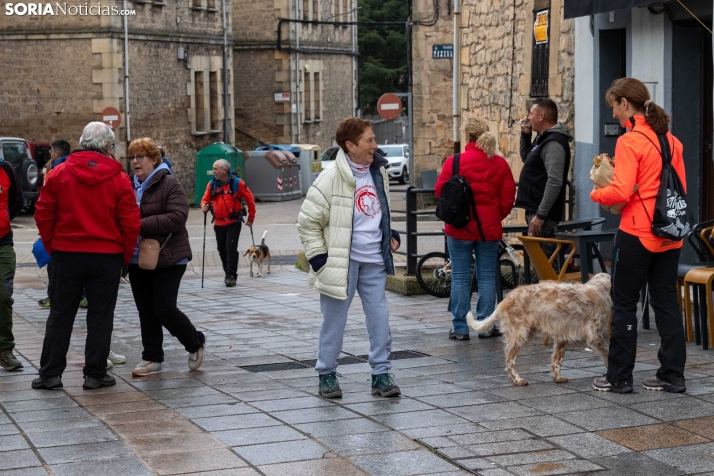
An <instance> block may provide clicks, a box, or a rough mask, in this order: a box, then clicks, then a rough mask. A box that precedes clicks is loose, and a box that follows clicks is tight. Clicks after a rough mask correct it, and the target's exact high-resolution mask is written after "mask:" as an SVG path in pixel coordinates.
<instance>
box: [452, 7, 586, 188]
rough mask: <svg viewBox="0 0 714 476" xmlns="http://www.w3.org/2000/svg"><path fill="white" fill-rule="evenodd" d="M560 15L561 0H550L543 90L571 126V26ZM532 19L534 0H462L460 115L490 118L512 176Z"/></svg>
mask: <svg viewBox="0 0 714 476" xmlns="http://www.w3.org/2000/svg"><path fill="white" fill-rule="evenodd" d="M514 7H515V11H516V18H515V21H516V24H515V38H514V37H513V35H512V31H513V20H514V15H513V12H514V10H513V9H514ZM562 17H563V13H562V7H561V2H560V0H552V2H551V20H550V21H551V24H550V67H549V81H548V90H549V91H548V92H549V96H550V98H551V99H553V100H554V101H555V102H556V103H557V104H558V109H559V121H561V122H565V123H566V124H567V125H568V126H569V127H570V128H571V130H572V128H573V111H574V109H573V84H574V83H573V80H574V61H573V53H574V26H573V21H572V20H563V19H562ZM533 21H534V17H533V0H494V1H492V2H489V3H485V2H479V1H476V0H465V2H464V12H463V18H462V22H461V27H462V50H461V51H462V57H461V65H462V66H461V71H462V75H461V77H462V83H461V87H462V94H461V112H462V121H463V122H465V121H467V120H468V119H469V118H470V117H476V116H481V117H483V118H485V119H486V120H488V121H489V123H490V124H491V130H492V131H493V132H495V133H496V136H497V137H498V143H499V148H500V153H501V155H503V157H504V158H505V159H506V161H508V163H509V164H510V166H511V169H512V170H513V174H514V177H515V178H516V180H517V179H518V176H519V174H520V170H521V166H522V162H521V160H520V158H519V151H518V148H519V140H520V126H519V124H518V120H520V119H521V118H523V117H525V116H526V115H527V114H528V108H529V107H530V103H529V101H528V100H529V93H530V80H531V56H532V53H531V50H532V44H533V43H532V41H533V40H532V39H533ZM514 39H515V41H514ZM514 46H515V49H514ZM511 71H512V72H511ZM462 142H463V138H462Z"/></svg>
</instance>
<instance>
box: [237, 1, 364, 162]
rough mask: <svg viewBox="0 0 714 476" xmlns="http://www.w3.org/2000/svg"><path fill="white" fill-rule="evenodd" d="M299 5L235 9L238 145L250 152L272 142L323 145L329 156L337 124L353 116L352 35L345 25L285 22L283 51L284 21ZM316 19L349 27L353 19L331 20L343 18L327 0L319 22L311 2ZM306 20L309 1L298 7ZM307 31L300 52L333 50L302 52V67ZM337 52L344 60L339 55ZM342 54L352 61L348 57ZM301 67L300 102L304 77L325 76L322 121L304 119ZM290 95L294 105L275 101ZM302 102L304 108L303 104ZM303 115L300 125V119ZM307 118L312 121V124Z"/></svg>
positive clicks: (302, 89) (273, 3) (322, 4)
mask: <svg viewBox="0 0 714 476" xmlns="http://www.w3.org/2000/svg"><path fill="white" fill-rule="evenodd" d="M294 2H295V0H273V1H263V0H247V1H243V2H238V3H234V10H233V14H234V28H233V37H234V39H235V46H234V71H235V97H236V100H235V116H236V127H237V129H238V130H237V131H236V141H237V142H236V145H237V147H239V148H243V149H246V150H250V149H254V148H255V147H256V146H258V145H260V143H261V142H265V143H293V142H297V141H298V129H299V131H300V141H301V142H303V143H312V144H317V145H319V146H320V147H321V148H323V149H325V148H327V147H329V146H330V145H332V140H333V138H334V133H335V130H336V129H337V124H339V121H341V120H342V119H343V118H344V117H347V116H349V115H351V114H352V106H351V104H352V81H351V78H350V71H351V69H352V60H351V57H350V56H349V55H348V54H349V53H350V51H351V49H352V29H351V27H345V26H332V25H312V24H300V26H299V27H296V24H295V23H283V26H282V30H281V31H282V47H283V48H285V49H286V51H278V50H277V34H278V30H277V27H278V17H282V18H295V3H294ZM307 4H308V7H309V15H308V19H314V20H320V21H335V22H342V21H349V19H350V15H342V16H339V17H334V18H330V17H331V16H332V15H335V14H339V13H341V12H342V7H340V9H339V10H338V11H337V12H336V11H335V8H334V7H335V2H334V1H328V0H319V1H318V8H319V14H318V15H317V16H313V15H312V11H311V9H312V8H313V2H312V1H310V2H307ZM298 5H299V9H300V19H303V15H302V8H303V5H304V2H303V0H299V2H298ZM297 30H299V31H300V45H299V46H300V49H301V50H305V49H309V50H330V53H329V54H328V53H327V52H326V53H311V54H309V53H306V52H303V53H300V55H299V56H300V62H299V64H298V63H297V61H296V59H297V58H296V57H297V54H296V53H295V52H294V51H293V49H294V48H296V47H297V46H298V45H297V42H296V31H297ZM335 52H337V54H334V53H335ZM342 52H344V53H345V54H344V55H343V54H342ZM296 68H298V69H299V71H300V75H301V79H300V97H305V86H306V85H305V84H303V81H304V80H303V75H304V74H305V73H306V72H310V73H311V74H312V73H314V72H319V73H320V84H319V88H320V96H321V98H322V107H321V111H320V112H321V114H320V118H319V120H314V121H311V120H310V118H306V117H305V116H304V115H303V108H302V106H301V104H298V102H297V100H298V94H297V88H296V78H295V76H296V74H295V70H296ZM277 93H290V102H285V103H282V102H278V103H276V102H275V94H277ZM301 103H302V101H301ZM298 110H299V111H300V123H299V124H298V123H297V112H296V111H298ZM306 119H307V120H306Z"/></svg>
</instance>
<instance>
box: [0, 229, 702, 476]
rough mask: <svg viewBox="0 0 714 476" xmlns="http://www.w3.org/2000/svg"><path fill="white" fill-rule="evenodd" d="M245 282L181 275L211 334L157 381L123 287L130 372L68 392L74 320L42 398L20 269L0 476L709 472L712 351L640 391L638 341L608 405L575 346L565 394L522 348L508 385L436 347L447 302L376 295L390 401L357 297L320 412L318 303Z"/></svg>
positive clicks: (498, 366)
mask: <svg viewBox="0 0 714 476" xmlns="http://www.w3.org/2000/svg"><path fill="white" fill-rule="evenodd" d="M242 238H243V237H241V241H242ZM283 251H284V250H283ZM20 255H21V256H20V257H19V261H20V260H26V259H27V257H26V256H23V255H22V253H20ZM28 261H29V260H28ZM195 263H196V258H194V265H195ZM246 274H247V273H246V268H245V266H243V265H241V268H240V270H239V279H238V286H237V287H236V288H226V287H224V285H223V282H222V279H223V275H222V272H220V270H219V269H218V268H216V267H209V268H207V274H206V282H205V288H204V289H201V286H200V267H199V268H193V269H189V272H187V274H186V276H185V277H184V281H183V282H182V287H181V293H180V298H179V306H180V307H181V309H182V310H183V311H184V312H185V313H186V314H187V315H188V316H189V317H190V318H191V319H192V320H193V322H194V324H195V325H196V326H197V327H198V328H199V329H200V330H202V331H204V332H206V334H207V336H208V347H207V356H206V362H205V363H204V365H203V367H202V368H201V369H200V370H199V371H195V372H189V371H188V368H187V364H186V359H187V354H186V352H185V351H184V350H183V348H182V347H181V346H180V345H179V344H178V342H177V341H176V340H175V339H174V338H173V337H171V336H170V335H168V334H166V336H165V351H166V362H165V364H164V372H162V373H160V374H156V375H152V376H149V377H146V378H141V379H137V378H132V377H131V370H132V369H133V367H134V366H135V365H136V364H138V363H139V362H140V360H141V338H140V331H139V322H138V314H137V312H136V308H135V306H134V303H133V298H132V295H131V290H130V288H129V285H128V284H122V285H121V286H120V291H119V300H118V304H117V310H116V318H115V329H114V334H113V340H112V350H114V351H115V352H117V353H120V354H124V355H126V356H127V363H126V364H123V365H117V366H115V367H114V369H113V370H112V371H111V374H112V375H114V376H115V377H116V378H117V385H116V386H115V387H110V388H103V389H100V390H94V391H85V390H83V389H82V388H81V385H82V373H81V372H82V371H81V367H82V364H83V348H84V340H85V338H86V324H85V320H84V314H85V311H83V310H80V312H79V314H78V317H77V321H76V323H75V329H74V334H73V337H72V343H71V346H70V351H69V356H68V362H69V365H68V368H67V370H66V372H65V374H64V378H63V381H64V385H65V387H64V389H63V390H56V391H40V390H31V389H30V380H32V378H34V377H36V375H37V368H38V365H39V358H40V352H41V348H42V338H43V334H44V322H45V320H46V318H47V314H48V311H47V310H46V309H42V308H40V307H39V306H37V303H36V301H37V299H39V298H42V297H44V296H45V293H46V291H45V288H44V286H45V285H46V278H44V274H43V272H38V271H37V270H36V269H32V268H30V267H20V268H18V273H17V277H16V289H15V295H14V298H15V318H14V322H15V334H16V339H17V349H16V351H17V354H18V357H19V358H20V359H21V360H22V361H23V363H24V364H25V370H24V371H22V372H14V373H9V372H5V371H3V370H0V435H1V436H0V476H3V475H10V474H11V475H18V476H35V475H48V474H54V475H58V476H59V475H87V474H90V475H94V474H97V475H102V476H112V475H121V476H126V475H150V474H159V475H165V474H189V473H190V474H201V475H208V474H211V475H219V476H227V475H231V476H232V475H236V476H247V475H256V474H264V475H271V476H272V475H276V476H277V475H285V476H296V475H340V476H341V475H347V476H349V475H364V474H373V475H385V476H386V475H390V476H391V475H395V476H399V475H416V474H430V475H441V476H446V475H457V474H459V475H460V474H482V475H488V476H498V475H509V474H515V475H530V474H533V475H551V474H590V473H591V472H592V474H598V475H599V474H606V475H611V474H612V475H615V474H618V475H620V474H627V475H628V476H633V475H668V476H669V475H681V474H711V475H714V351H702V350H701V348H700V347H696V346H694V345H693V344H690V345H688V353H689V355H688V368H687V378H688V381H687V387H688V392H687V394H686V395H673V394H667V393H663V392H651V391H647V390H644V389H643V388H642V387H641V386H639V380H641V379H642V378H644V377H646V376H649V375H652V374H653V373H654V371H655V369H656V368H657V348H658V337H657V335H656V333H654V332H653V331H642V333H641V335H640V338H639V348H638V362H637V366H636V368H635V370H636V372H635V379H636V381H637V384H638V385H637V386H636V390H635V393H634V394H630V395H613V394H610V393H602V392H595V391H593V390H592V389H591V387H590V384H591V381H592V378H593V377H595V376H598V375H601V374H602V373H603V372H604V366H603V364H602V362H601V361H599V359H598V358H597V357H595V356H594V355H593V353H592V352H590V351H589V350H588V349H586V348H584V347H583V345H574V346H571V347H570V348H569V349H568V351H567V353H566V356H565V361H564V365H563V367H564V370H563V374H564V375H565V376H566V377H568V378H570V381H569V382H568V383H564V384H556V383H554V382H553V381H552V379H551V378H550V377H549V375H548V372H549V371H550V365H549V362H550V349H549V348H546V347H544V346H543V345H541V343H540V342H541V340H540V339H535V340H534V341H533V342H532V343H530V344H529V345H528V346H526V347H524V349H523V350H522V352H521V354H520V355H519V358H518V370H519V372H520V374H521V375H522V376H523V377H525V378H527V379H528V380H529V381H530V385H528V386H526V387H514V386H513V385H512V384H511V382H510V380H509V378H508V377H507V375H506V373H505V371H504V370H503V368H504V360H503V351H502V348H503V344H502V343H501V342H500V341H498V340H497V339H486V340H479V339H473V340H471V341H468V342H456V341H450V340H448V338H447V333H448V329H449V327H450V317H449V314H448V313H447V312H446V306H447V302H446V300H440V299H436V298H432V297H429V296H410V297H404V296H400V295H396V294H392V293H389V294H388V298H389V303H390V311H391V312H390V314H391V327H392V334H393V337H394V351H395V352H399V354H396V355H398V356H399V357H402V358H399V359H394V360H393V364H394V369H393V373H394V375H395V380H396V382H397V383H398V384H399V386H400V387H401V389H402V396H401V397H400V398H396V399H383V398H379V397H373V396H372V395H371V394H370V375H369V365H368V364H367V363H366V362H365V361H364V355H365V354H366V353H367V352H368V339H367V332H366V329H365V326H364V316H363V314H362V308H361V304H360V302H359V299H355V301H354V303H353V306H352V311H351V313H350V318H349V322H348V325H347V331H346V335H345V343H344V349H343V358H344V360H342V362H343V365H341V366H340V368H339V372H340V373H341V374H342V377H341V378H340V383H341V386H342V388H343V391H344V397H343V398H342V399H340V400H324V399H321V398H319V397H317V395H316V394H317V377H316V375H315V372H314V370H313V369H312V365H314V359H315V358H316V349H317V336H318V332H319V327H320V322H321V316H320V312H319V298H318V295H317V293H315V292H313V291H311V290H310V289H308V287H307V285H306V282H307V276H306V275H305V274H304V273H302V272H300V271H298V270H296V269H295V268H294V267H293V266H292V265H291V264H285V265H278V266H274V267H273V274H270V275H266V276H263V277H262V278H250V277H248V276H247V275H246ZM269 364H273V365H269ZM281 369H282V370H281Z"/></svg>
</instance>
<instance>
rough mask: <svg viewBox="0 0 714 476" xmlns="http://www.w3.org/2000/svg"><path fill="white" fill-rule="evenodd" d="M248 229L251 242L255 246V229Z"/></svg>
mask: <svg viewBox="0 0 714 476" xmlns="http://www.w3.org/2000/svg"><path fill="white" fill-rule="evenodd" d="M248 228H250V241H252V242H253V246H255V238H254V237H253V227H252V226H249V227H248Z"/></svg>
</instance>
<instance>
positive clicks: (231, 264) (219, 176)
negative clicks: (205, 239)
mask: <svg viewBox="0 0 714 476" xmlns="http://www.w3.org/2000/svg"><path fill="white" fill-rule="evenodd" d="M242 199H245V201H246V202H248V222H247V223H246V225H248V226H253V220H255V200H254V199H253V194H252V193H251V192H250V190H249V189H248V187H247V186H246V184H245V182H244V181H243V180H241V179H240V178H238V177H236V176H235V175H233V174H232V173H231V164H230V162H228V161H227V160H225V159H219V160H217V161H216V162H215V163H214V164H213V178H212V179H211V181H210V182H208V185H207V186H206V193H204V194H203V198H202V199H201V210H203V213H206V212H208V210H209V209H210V210H211V212H212V213H213V220H212V222H213V223H214V225H213V231H214V232H215V233H216V243H217V244H218V255H219V256H220V257H221V263H223V272H224V273H225V274H226V277H225V278H224V280H223V282H224V283H226V286H228V287H231V286H235V285H236V280H237V279H238V237H240V227H241V223H242V222H243V218H242V213H241V212H242V210H243V203H242V201H241V200H242Z"/></svg>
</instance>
